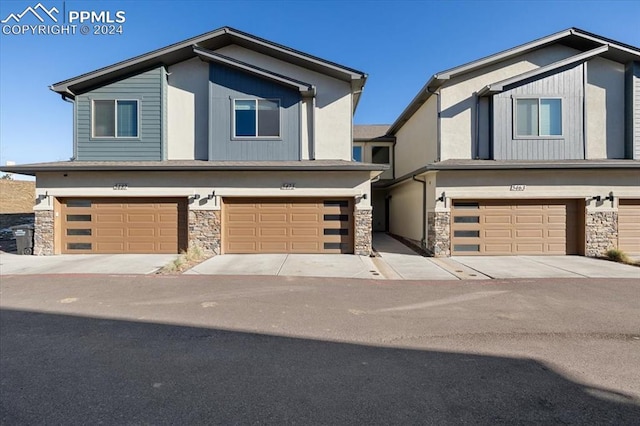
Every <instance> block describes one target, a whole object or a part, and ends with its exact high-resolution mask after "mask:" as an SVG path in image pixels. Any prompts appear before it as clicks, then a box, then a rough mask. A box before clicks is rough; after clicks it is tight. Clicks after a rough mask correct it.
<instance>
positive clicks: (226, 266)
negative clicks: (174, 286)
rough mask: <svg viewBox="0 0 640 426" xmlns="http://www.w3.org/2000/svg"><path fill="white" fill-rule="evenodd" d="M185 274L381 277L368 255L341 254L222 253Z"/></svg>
mask: <svg viewBox="0 0 640 426" xmlns="http://www.w3.org/2000/svg"><path fill="white" fill-rule="evenodd" d="M185 274H188V275H194V274H196V275H279V276H297V277H338V278H368V279H384V278H385V277H384V276H382V275H381V274H380V272H379V271H378V269H377V268H376V266H375V265H374V263H373V262H372V261H371V259H370V258H369V257H365V256H353V255H345V254H225V255H222V256H214V257H212V258H211V259H208V260H205V261H204V262H202V263H201V264H199V265H196V266H195V267H193V268H192V269H190V270H188V271H186V272H185Z"/></svg>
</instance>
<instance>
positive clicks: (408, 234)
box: [389, 180, 426, 241]
mask: <svg viewBox="0 0 640 426" xmlns="http://www.w3.org/2000/svg"><path fill="white" fill-rule="evenodd" d="M422 190H423V186H422V184H421V183H420V182H415V181H413V180H407V181H405V182H403V183H401V184H399V185H397V186H394V187H392V188H391V189H390V190H389V195H390V196H391V200H390V203H389V218H390V221H389V228H390V229H389V231H390V232H391V233H392V234H396V235H400V236H402V237H405V238H409V239H412V240H414V241H420V240H422V238H423V235H422V224H423V222H424V221H425V220H426V217H424V216H423V215H422V212H423V208H422Z"/></svg>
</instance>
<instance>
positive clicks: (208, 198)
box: [207, 191, 216, 200]
mask: <svg viewBox="0 0 640 426" xmlns="http://www.w3.org/2000/svg"><path fill="white" fill-rule="evenodd" d="M215 196H216V191H211V194H208V195H207V200H213V197H215Z"/></svg>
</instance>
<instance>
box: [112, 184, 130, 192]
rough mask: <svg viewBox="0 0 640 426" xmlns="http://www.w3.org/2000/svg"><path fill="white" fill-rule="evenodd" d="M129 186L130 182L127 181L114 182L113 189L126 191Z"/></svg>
mask: <svg viewBox="0 0 640 426" xmlns="http://www.w3.org/2000/svg"><path fill="white" fill-rule="evenodd" d="M128 188H129V184H126V183H114V184H113V190H114V191H126V190H127V189H128Z"/></svg>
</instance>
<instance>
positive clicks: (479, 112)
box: [372, 28, 640, 256]
mask: <svg viewBox="0 0 640 426" xmlns="http://www.w3.org/2000/svg"><path fill="white" fill-rule="evenodd" d="M385 137H388V138H390V139H395V145H394V150H393V154H392V156H393V168H392V173H393V179H392V180H386V181H383V180H380V181H379V182H377V183H376V186H375V187H374V189H375V191H374V193H373V201H372V203H373V205H374V206H375V209H374V219H373V220H374V223H376V221H377V220H379V219H378V218H385V217H386V219H385V220H386V221H387V222H388V228H387V229H388V231H389V232H391V233H393V234H396V235H399V236H402V237H404V238H406V239H409V240H413V241H415V242H416V243H417V244H420V245H421V246H422V247H424V248H425V249H426V250H427V251H429V252H430V253H432V254H433V255H435V256H449V255H516V254H526V255H546V254H549V255H551V254H558V255H562V254H579V255H587V256H599V255H602V254H604V253H605V251H606V250H608V249H611V248H619V249H622V250H624V251H625V252H627V253H630V254H634V255H640V173H639V172H640V161H639V160H640V49H639V48H638V47H634V46H629V45H625V44H623V43H619V42H616V41H614V40H609V39H607V38H604V37H601V36H598V35H594V34H591V33H588V32H586V31H582V30H579V29H576V28H571V29H568V30H565V31H561V32H559V33H556V34H552V35H550V36H547V37H543V38H541V39H538V40H535V41H532V42H530V43H526V44H524V45H521V46H517V47H514V48H512V49H509V50H506V51H504V52H500V53H497V54H494V55H491V56H488V57H485V58H482V59H479V60H476V61H473V62H470V63H467V64H464V65H461V66H458V67H455V68H452V69H449V70H445V71H442V72H439V73H437V74H435V75H434V76H433V77H432V78H431V79H430V80H429V81H428V82H427V83H426V84H425V86H424V87H423V88H422V89H421V90H420V92H419V93H418V94H417V96H416V97H415V98H414V99H413V100H412V101H411V102H410V103H409V105H408V106H407V107H406V109H405V110H404V111H403V112H402V114H401V115H400V116H399V117H398V119H397V120H396V121H395V122H394V123H393V124H392V125H391V126H390V128H389V130H388V131H387V132H386V133H385ZM385 173H388V172H385ZM380 206H383V208H384V212H379V211H378V210H379V208H380ZM374 226H375V225H374Z"/></svg>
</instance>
